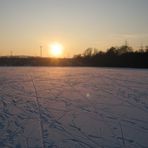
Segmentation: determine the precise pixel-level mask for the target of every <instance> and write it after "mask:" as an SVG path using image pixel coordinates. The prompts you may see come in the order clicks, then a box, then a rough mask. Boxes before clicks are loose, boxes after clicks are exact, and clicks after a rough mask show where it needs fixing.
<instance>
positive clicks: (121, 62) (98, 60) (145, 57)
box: [73, 45, 148, 68]
mask: <svg viewBox="0 0 148 148" xmlns="http://www.w3.org/2000/svg"><path fill="white" fill-rule="evenodd" d="M73 58H74V59H75V60H77V61H80V63H84V65H87V66H99V67H133V68H148V46H146V47H145V48H143V47H141V48H140V49H139V50H137V51H135V50H133V48H132V47H130V46H128V45H122V46H120V47H110V48H109V49H107V50H106V51H105V52H103V51H98V50H97V49H95V48H88V49H86V50H85V51H84V52H83V53H82V54H78V55H75V56H74V57H73Z"/></svg>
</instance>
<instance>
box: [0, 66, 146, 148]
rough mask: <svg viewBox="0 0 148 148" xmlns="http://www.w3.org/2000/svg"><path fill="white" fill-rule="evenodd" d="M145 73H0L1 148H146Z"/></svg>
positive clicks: (58, 70)
mask: <svg viewBox="0 0 148 148" xmlns="http://www.w3.org/2000/svg"><path fill="white" fill-rule="evenodd" d="M147 90H148V70H142V69H141V70H138V69H115V68H112V69H111V68H70V67H67V68H60V67H57V68H48V67H42V68H41V67H37V68H32V67H26V68H21V67H18V68H16V67H14V68H8V67H4V68H0V148H147V147H148V91H147Z"/></svg>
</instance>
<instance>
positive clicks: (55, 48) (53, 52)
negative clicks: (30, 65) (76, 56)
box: [49, 43, 63, 57]
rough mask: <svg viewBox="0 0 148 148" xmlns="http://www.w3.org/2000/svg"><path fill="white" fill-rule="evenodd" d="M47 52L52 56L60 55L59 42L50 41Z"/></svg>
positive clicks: (60, 46) (61, 52) (60, 47)
mask: <svg viewBox="0 0 148 148" xmlns="http://www.w3.org/2000/svg"><path fill="white" fill-rule="evenodd" d="M49 52H50V55H51V56H52V57H60V56H62V54H63V46H62V45H61V44H60V43H52V44H51V45H50V49H49Z"/></svg>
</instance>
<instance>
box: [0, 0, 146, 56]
mask: <svg viewBox="0 0 148 148" xmlns="http://www.w3.org/2000/svg"><path fill="white" fill-rule="evenodd" d="M147 6H148V1H147V0H141V1H139V0H125V1H122V0H110V1H108V0H91V1H90V0H87V1H86V0H76V1H72V0H63V1H58V0H48V1H45V0H43V1H40V0H31V1H30V0H26V1H23V0H21V1H20V0H13V1H1V2H0V19H1V27H0V32H1V35H0V55H1V56H3V55H10V54H12V53H11V52H13V54H14V55H28V56H39V55H40V46H42V48H43V56H44V57H49V56H51V55H50V53H49V45H51V44H52V43H54V42H58V43H60V44H61V45H62V46H63V55H61V57H72V56H73V55H75V54H79V53H82V52H83V51H84V50H85V49H87V48H89V47H92V48H97V49H98V50H101V51H105V50H106V49H108V48H110V47H111V46H121V45H123V44H124V42H125V41H127V42H128V43H129V45H130V46H132V47H133V48H134V49H136V50H137V49H139V48H140V46H146V45H148V29H147V26H148V16H147V15H146V14H147V12H148V10H147Z"/></svg>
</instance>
